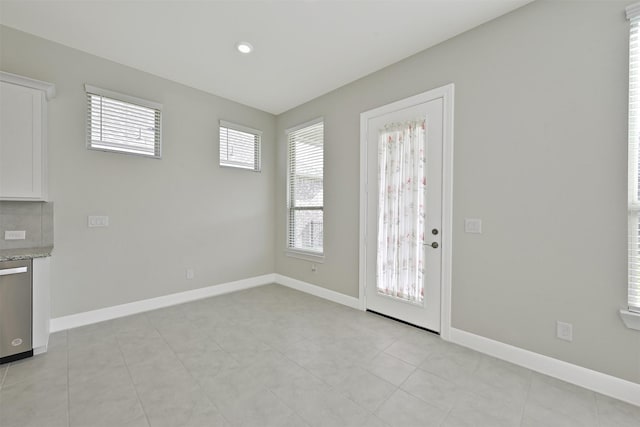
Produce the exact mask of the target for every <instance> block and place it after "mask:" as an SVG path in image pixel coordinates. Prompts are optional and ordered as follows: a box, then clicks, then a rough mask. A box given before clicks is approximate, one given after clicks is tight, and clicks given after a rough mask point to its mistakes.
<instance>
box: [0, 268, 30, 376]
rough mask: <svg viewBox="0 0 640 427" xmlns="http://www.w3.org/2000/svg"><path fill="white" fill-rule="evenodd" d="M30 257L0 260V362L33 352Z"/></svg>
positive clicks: (9, 360)
mask: <svg viewBox="0 0 640 427" xmlns="http://www.w3.org/2000/svg"><path fill="white" fill-rule="evenodd" d="M31 284H32V272H31V260H24V261H0V364H2V363H7V362H12V361H14V360H18V359H23V358H25V357H29V356H33V341H32V321H33V316H32V306H33V301H32V298H31V297H32V292H33V290H32V286H31Z"/></svg>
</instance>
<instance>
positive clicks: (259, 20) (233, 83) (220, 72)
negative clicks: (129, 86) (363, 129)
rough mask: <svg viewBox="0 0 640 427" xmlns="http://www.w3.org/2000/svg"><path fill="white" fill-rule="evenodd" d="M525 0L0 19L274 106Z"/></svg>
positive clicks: (34, 8) (102, 4) (41, 13)
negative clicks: (246, 46)
mask: <svg viewBox="0 0 640 427" xmlns="http://www.w3.org/2000/svg"><path fill="white" fill-rule="evenodd" d="M530 1H531V0H466V1H462V0H423V1H420V0H413V1H407V0H396V1H377V0H369V1H364V0H360V1H349V0H343V1H329V0H306V1H303V0H299V1H243V0H236V1H153V0H146V1H145V0H143V1H126V0H120V1H117V0H110V1H108V0H102V1H100V0H98V1H58V0H49V1H24V0H18V1H15V0H1V1H0V23H2V24H3V25H6V26H9V27H12V28H16V29H19V30H22V31H25V32H28V33H32V34H35V35H37V36H40V37H43V38H46V39H50V40H53V41H56V42H58V43H61V44H64V45H67V46H70V47H73V48H76V49H79V50H82V51H85V52H89V53H91V54H94V55H97V56H101V57H104V58H107V59H110V60H112V61H115V62H118V63H121V64H125V65H128V66H131V67H134V68H137V69H139V70H143V71H146V72H149V73H152V74H155V75H158V76H161V77H164V78H167V79H170V80H174V81H176V82H180V83H183V84H185V85H188V86H192V87H195V88H198V89H201V90H204V91H206V92H210V93H213V94H216V95H219V96H222V97H225V98H229V99H232V100H234V101H237V102H241V103H243V104H246V105H250V106H252V107H255V108H258V109H261V110H264V111H268V112H270V113H273V114H279V113H281V112H283V111H286V110H288V109H290V108H293V107H295V106H297V105H300V104H302V103H304V102H306V101H309V100H311V99H313V98H315V97H317V96H320V95H322V94H325V93H327V92H329V91H331V90H333V89H336V88H338V87H340V86H342V85H344V84H347V83H349V82H351V81H354V80H356V79H358V78H360V77H363V76H365V75H367V74H370V73H372V72H374V71H376V70H379V69H381V68H383V67H385V66H387V65H390V64H393V63H394V62H397V61H399V60H401V59H403V58H406V57H408V56H410V55H412V54H414V53H417V52H419V51H421V50H424V49H426V48H428V47H431V46H433V45H435V44H437V43H440V42H442V41H444V40H446V39H448V38H451V37H453V36H455V35H457V34H460V33H462V32H464V31H466V30H469V29H471V28H473V27H475V26H477V25H480V24H482V23H484V22H486V21H489V20H491V19H493V18H496V17H498V16H500V15H503V14H505V13H507V12H510V11H511V10H514V9H516V8H518V7H520V6H522V5H524V4H526V3H529V2H530ZM241 40H242V41H248V42H250V43H251V44H253V46H254V48H255V50H254V52H253V53H251V54H250V55H241V54H239V53H238V52H237V51H236V50H235V45H236V43H237V42H238V41H241Z"/></svg>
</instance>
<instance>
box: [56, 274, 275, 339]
mask: <svg viewBox="0 0 640 427" xmlns="http://www.w3.org/2000/svg"><path fill="white" fill-rule="evenodd" d="M274 282H275V274H265V275H262V276H256V277H250V278H248V279H242V280H236V281H235V282H228V283H222V284H219V285H214V286H207V287H206V288H199V289H193V290H190V291H185V292H178V293H175V294H170V295H163V296H161V297H156V298H150V299H146V300H141V301H135V302H130V303H127V304H122V305H115V306H112V307H106V308H100V309H98V310H92V311H86V312H83V313H77V314H71V315H69V316H63V317H57V318H55V319H51V323H50V329H51V333H53V332H58V331H64V330H67V329H73V328H77V327H79V326H85V325H90V324H92V323H98V322H103V321H105V320H111V319H116V318H118V317H125V316H130V315H132V314H138V313H143V312H145V311H151V310H155V309H158V308H164V307H169V306H172V305H177V304H182V303H185V302H190V301H195V300H199V299H202V298H208V297H213V296H216V295H222V294H228V293H229V292H236V291H241V290H243V289H249V288H253V287H256V286H262V285H268V284H270V283H274Z"/></svg>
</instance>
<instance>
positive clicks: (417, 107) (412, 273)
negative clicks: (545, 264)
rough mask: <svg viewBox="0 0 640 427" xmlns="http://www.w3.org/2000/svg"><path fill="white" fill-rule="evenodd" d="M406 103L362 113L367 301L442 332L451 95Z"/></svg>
mask: <svg viewBox="0 0 640 427" xmlns="http://www.w3.org/2000/svg"><path fill="white" fill-rule="evenodd" d="M414 98H415V97H414ZM414 98H412V99H414ZM406 104H407V103H403V102H402V101H400V102H397V103H394V104H391V105H389V106H387V107H389V108H385V107H381V108H378V109H376V110H372V111H370V112H368V113H363V115H362V120H363V123H362V126H363V127H362V129H363V130H365V129H366V138H367V140H366V144H367V146H366V175H367V177H366V181H367V182H366V188H365V190H366V240H365V242H364V245H366V250H365V252H366V255H365V256H366V262H365V265H366V267H365V269H366V271H365V272H364V274H366V280H365V301H366V309H367V310H371V311H374V312H377V313H380V314H383V315H386V316H390V317H393V318H396V319H398V320H402V321H405V322H407V323H411V324H413V325H416V326H420V327H423V328H426V329H429V330H432V331H434V332H440V327H441V325H440V323H441V322H440V313H441V282H442V279H441V265H442V263H441V261H442V195H443V189H442V182H443V180H442V178H443V175H442V172H443V119H444V110H443V108H444V102H443V98H442V97H439V98H435V99H431V100H428V101H426V102H421V103H419V104H414V105H409V106H407V105H406ZM409 104H411V103H410V102H409ZM363 143H364V141H363Z"/></svg>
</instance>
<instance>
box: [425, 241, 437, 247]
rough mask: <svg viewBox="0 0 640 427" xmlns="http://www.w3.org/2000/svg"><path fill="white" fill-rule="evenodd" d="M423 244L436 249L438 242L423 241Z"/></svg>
mask: <svg viewBox="0 0 640 427" xmlns="http://www.w3.org/2000/svg"><path fill="white" fill-rule="evenodd" d="M425 245H427V246H431V247H432V248H433V249H438V246H440V245H438V242H433V243H425Z"/></svg>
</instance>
